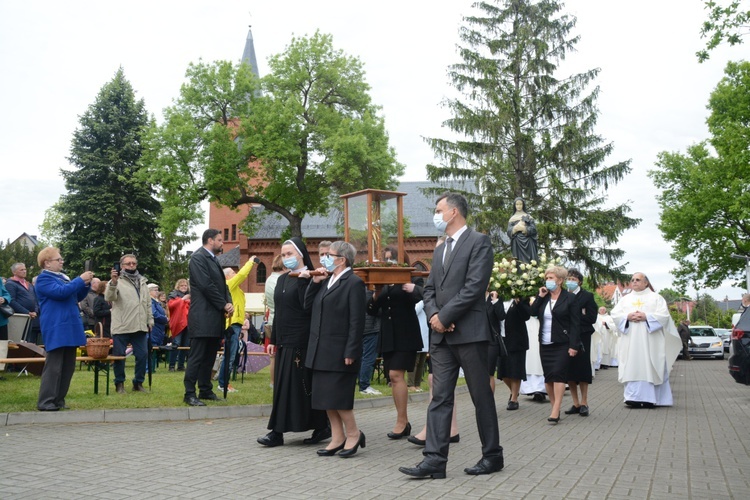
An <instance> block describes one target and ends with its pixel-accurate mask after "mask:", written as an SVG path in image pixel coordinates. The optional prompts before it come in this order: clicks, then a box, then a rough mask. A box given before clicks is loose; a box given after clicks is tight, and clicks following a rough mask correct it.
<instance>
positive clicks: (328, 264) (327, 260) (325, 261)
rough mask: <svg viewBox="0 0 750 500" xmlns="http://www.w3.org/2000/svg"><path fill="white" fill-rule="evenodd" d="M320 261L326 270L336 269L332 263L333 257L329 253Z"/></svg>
mask: <svg viewBox="0 0 750 500" xmlns="http://www.w3.org/2000/svg"><path fill="white" fill-rule="evenodd" d="M320 263H321V264H323V266H325V268H326V270H327V271H328V272H332V271H333V270H334V269H336V264H334V263H333V257H331V256H330V255H326V256H325V257H323V258H322V259H321V260H320Z"/></svg>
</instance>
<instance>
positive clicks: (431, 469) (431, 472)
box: [398, 462, 445, 479]
mask: <svg viewBox="0 0 750 500" xmlns="http://www.w3.org/2000/svg"><path fill="white" fill-rule="evenodd" d="M398 471H399V472H400V473H402V474H406V475H407V476H411V477H416V478H418V479H425V478H428V477H429V478H432V479H445V467H438V466H435V465H429V464H426V463H425V462H419V463H418V464H417V466H416V467H399V468H398Z"/></svg>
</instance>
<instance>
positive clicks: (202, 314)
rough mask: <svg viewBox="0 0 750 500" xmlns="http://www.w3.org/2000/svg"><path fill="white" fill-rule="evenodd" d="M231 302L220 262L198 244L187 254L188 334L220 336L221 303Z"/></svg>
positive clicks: (221, 325)
mask: <svg viewBox="0 0 750 500" xmlns="http://www.w3.org/2000/svg"><path fill="white" fill-rule="evenodd" d="M231 302H232V295H231V294H230V293H229V287H227V280H226V278H225V277H224V272H223V271H222V270H221V266H220V265H219V263H218V262H217V261H216V259H214V258H213V257H212V256H211V254H210V253H208V251H207V250H206V249H205V248H203V247H201V248H199V249H198V250H197V251H196V252H195V253H193V255H192V256H191V257H190V310H189V311H188V325H189V326H190V329H189V330H188V331H189V332H190V337H191V338H194V337H214V338H221V336H222V334H223V333H224V330H225V328H224V325H225V318H224V306H225V305H226V304H228V303H231Z"/></svg>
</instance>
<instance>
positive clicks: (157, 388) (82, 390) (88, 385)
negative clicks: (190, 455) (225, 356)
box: [0, 356, 427, 412]
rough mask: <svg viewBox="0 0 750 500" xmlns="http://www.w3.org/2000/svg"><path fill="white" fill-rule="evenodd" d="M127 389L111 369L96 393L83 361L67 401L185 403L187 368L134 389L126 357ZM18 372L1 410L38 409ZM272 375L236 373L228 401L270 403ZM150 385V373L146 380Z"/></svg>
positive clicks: (32, 388) (32, 384) (95, 406)
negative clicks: (122, 388)
mask: <svg viewBox="0 0 750 500" xmlns="http://www.w3.org/2000/svg"><path fill="white" fill-rule="evenodd" d="M125 364H126V365H125V375H126V377H127V380H126V382H125V389H126V390H127V394H117V393H116V392H115V383H114V373H110V380H109V385H110V387H109V396H107V395H106V374H105V373H100V374H99V394H94V372H93V369H92V370H91V371H89V369H88V367H87V366H86V365H85V364H84V365H83V366H82V367H81V368H80V369H76V372H75V374H74V375H73V380H72V382H71V385H70V391H68V396H67V398H66V399H65V403H66V404H67V405H68V406H69V407H70V409H71V410H102V409H117V408H169V407H179V406H183V405H184V403H183V402H182V397H183V395H184V393H185V387H184V385H183V383H182V379H183V376H184V374H185V373H184V372H170V371H168V370H167V367H166V366H165V365H164V364H160V365H159V366H158V367H157V368H156V371H155V373H154V374H153V379H152V380H153V382H152V386H151V392H150V393H139V392H132V391H131V389H132V378H133V373H134V367H135V359H134V358H133V357H132V356H129V357H128V359H127V360H125ZM79 367H80V364H79ZM16 375H18V374H17V373H13V372H7V371H6V372H4V373H3V377H4V379H3V380H0V412H20V411H36V400H37V396H38V395H39V383H40V378H39V377H38V376H35V375H29V376H26V375H21V376H20V377H16ZM269 382H270V375H269V370H268V368H264V369H263V370H261V371H259V372H258V373H246V374H245V376H244V381H243V380H242V375H241V374H237V379H236V380H233V381H232V382H231V384H232V386H233V387H234V388H235V389H237V391H238V392H235V393H230V394H227V404H229V405H233V406H234V405H257V404H271V402H272V399H273V392H272V389H271V387H270V385H269ZM143 385H144V386H145V387H146V388H148V376H147V377H146V381H145V382H144V384H143ZM372 386H373V387H374V388H375V389H378V390H379V391H381V392H382V393H383V395H387V396H390V395H391V388H390V387H388V386H387V385H386V384H385V379H384V378H382V377H381V379H380V383H378V381H377V374H376V375H375V376H374V377H373V383H372ZM422 389H424V390H427V381H426V379H425V381H424V382H423V384H422ZM214 392H216V394H217V395H219V397H223V393H221V394H220V393H219V389H218V382H216V381H214ZM355 397H356V398H357V399H364V398H367V397H372V396H362V395H361V394H359V390H357V392H356V393H355Z"/></svg>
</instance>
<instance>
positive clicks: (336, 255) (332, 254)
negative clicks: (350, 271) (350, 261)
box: [328, 252, 343, 257]
mask: <svg viewBox="0 0 750 500" xmlns="http://www.w3.org/2000/svg"><path fill="white" fill-rule="evenodd" d="M328 255H329V256H331V257H343V256H342V255H338V254H335V253H330V252H329V253H328Z"/></svg>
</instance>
